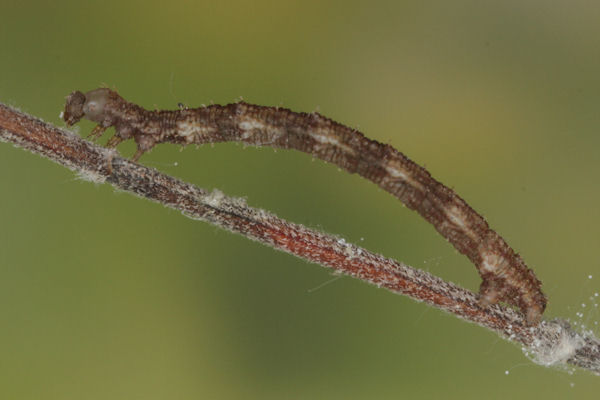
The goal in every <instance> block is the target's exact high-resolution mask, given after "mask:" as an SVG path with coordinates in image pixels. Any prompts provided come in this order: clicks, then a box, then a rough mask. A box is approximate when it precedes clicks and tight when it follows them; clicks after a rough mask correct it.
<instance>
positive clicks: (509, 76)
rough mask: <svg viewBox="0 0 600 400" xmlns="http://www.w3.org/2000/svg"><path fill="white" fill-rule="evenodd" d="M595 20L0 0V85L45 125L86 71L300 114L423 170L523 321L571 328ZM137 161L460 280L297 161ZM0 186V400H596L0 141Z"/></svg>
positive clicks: (337, 183) (593, 263) (308, 268)
mask: <svg viewBox="0 0 600 400" xmlns="http://www.w3.org/2000/svg"><path fill="white" fill-rule="evenodd" d="M599 20H600V5H598V3H597V2H590V1H570V2H566V1H563V2H544V1H525V2H523V1H503V2H488V1H452V2H448V1H432V2H418V1H395V2H392V1H387V2H386V1H371V2H359V1H358V2H357V1H344V2H341V1H340V2H323V1H306V0H305V1H298V2H294V1H279V2H275V1H254V2H242V1H237V2H236V1H211V2H206V1H184V0H176V1H170V2H165V1H114V0H105V1H101V2H93V1H55V2H42V1H40V2H28V1H12V0H0V49H1V52H2V53H1V55H0V60H1V62H0V101H2V102H5V103H8V104H11V105H14V106H17V107H20V108H21V109H22V110H24V111H27V112H30V113H32V114H34V115H37V116H39V117H42V118H44V119H46V120H47V121H49V122H52V123H55V124H57V125H59V126H63V125H64V124H63V123H62V122H61V121H60V120H59V118H58V115H59V112H60V111H61V109H62V106H63V102H64V97H65V96H66V95H67V94H68V93H69V92H71V91H72V90H75V89H79V90H83V91H86V90H90V89H93V88H96V87H98V86H100V85H102V84H106V85H109V86H111V87H116V88H117V89H118V90H119V92H120V93H121V94H122V95H123V96H124V97H125V98H127V99H129V100H131V101H134V102H136V103H139V104H142V105H144V106H146V107H148V108H152V107H157V108H177V103H179V102H181V103H184V104H187V105H189V106H198V105H200V104H202V103H205V104H208V103H210V102H211V101H214V102H215V103H229V102H232V101H236V100H238V99H239V97H240V96H243V98H244V99H245V100H246V101H248V102H251V103H257V104H263V105H283V106H285V107H289V108H291V109H293V110H298V111H313V110H319V111H320V112H321V113H323V114H324V115H326V116H329V117H331V118H333V119H335V120H338V121H340V122H342V123H345V124H347V125H350V126H353V127H357V128H359V129H360V130H362V131H363V132H365V133H366V134H367V136H369V137H371V138H374V139H377V140H379V141H382V142H387V143H391V144H393V145H394V146H395V147H397V148H398V149H400V150H401V151H403V152H404V153H405V154H407V155H408V156H409V157H411V158H412V159H413V160H415V161H417V162H419V163H421V164H425V165H426V166H427V167H428V168H429V169H430V170H431V171H432V173H433V174H434V176H435V177H437V178H438V179H440V180H441V181H442V182H444V183H446V184H448V185H449V186H451V187H453V188H455V189H456V190H457V191H458V192H459V193H460V194H461V195H462V196H463V197H464V198H465V199H467V200H468V201H469V202H470V203H471V205H472V206H473V207H474V208H475V209H477V210H478V211H480V212H481V213H483V215H485V216H486V218H487V219H488V221H489V222H490V224H491V225H492V226H493V227H494V228H496V230H498V231H499V232H500V233H501V234H502V235H504V236H505V238H506V239H507V240H508V242H509V243H510V244H511V245H512V246H514V248H515V249H516V250H517V251H519V252H520V253H521V254H522V255H523V257H524V258H525V260H526V261H527V262H528V263H529V265H530V266H532V267H533V268H534V270H535V271H536V273H537V274H538V277H539V278H540V279H542V280H543V282H544V290H545V292H546V293H547V294H548V296H549V299H550V303H549V307H548V311H547V314H546V315H547V316H548V317H552V316H563V317H568V318H571V319H572V320H573V321H581V320H585V323H586V324H587V325H588V326H590V327H593V326H594V321H596V320H597V319H599V315H598V312H597V309H596V308H595V307H594V306H593V304H592V303H590V302H589V301H588V298H589V297H590V296H592V295H593V293H594V292H596V291H600V283H599V280H600V270H599V268H598V264H599V262H600V261H599V260H598V238H599V237H600V214H599V212H598V203H599V201H600V190H599V187H598V186H599V185H598V177H599V176H600V171H599V167H600V157H599V156H598V145H599V144H600V139H599V138H598V134H597V132H598V127H599V125H600V116H599V113H598V101H599V99H600V95H599V89H600V79H599V71H600V24H599V23H598V22H599ZM92 127H93V125H92V124H91V123H87V122H86V123H82V124H80V126H79V127H77V128H76V129H78V130H79V131H80V132H81V133H82V134H86V133H87V132H89V131H90V130H91V129H92ZM119 150H120V151H121V152H122V153H123V154H125V155H131V154H132V152H133V146H132V145H131V144H124V145H122V146H121V147H120V148H119ZM141 162H142V163H143V164H146V165H148V166H152V167H155V168H158V169H160V170H161V171H164V172H166V173H168V174H172V175H175V176H178V177H180V178H183V179H185V180H187V181H189V182H193V183H195V184H197V185H199V186H201V187H204V188H207V189H212V188H219V189H221V190H222V191H224V192H225V193H227V194H229V195H234V196H243V197H246V198H247V199H248V203H249V204H250V205H253V206H256V207H261V208H265V209H268V210H271V211H273V212H275V213H277V214H278V215H279V216H282V217H284V218H286V219H290V220H292V221H294V222H299V223H303V224H306V225H308V226H311V227H315V228H318V229H322V230H324V231H327V232H330V233H335V234H339V235H342V236H343V237H344V238H346V239H347V240H349V241H351V242H354V243H357V244H360V245H363V246H365V247H366V248H368V249H370V250H373V251H376V252H380V253H382V254H384V255H386V256H388V257H393V258H396V259H398V260H401V261H404V262H406V263H408V264H410V265H413V266H415V267H418V268H423V269H426V270H428V271H430V272H432V273H434V274H436V275H439V276H442V277H443V278H445V279H448V280H452V281H453V282H456V283H458V284H460V285H462V286H465V287H467V288H470V289H473V290H476V289H477V287H478V285H479V278H478V276H477V274H476V272H475V269H474V268H473V266H471V265H470V264H469V263H468V261H467V260H466V258H464V257H462V256H460V255H458V254H456V253H455V251H454V250H453V248H451V246H450V245H449V244H448V243H446V241H445V240H443V239H441V238H440V237H439V236H438V235H437V234H436V233H435V231H434V230H433V229H432V228H431V227H430V226H429V225H428V224H427V223H425V222H424V221H422V220H421V219H420V218H419V217H418V216H417V215H416V214H415V213H412V212H410V211H408V210H407V209H405V208H404V207H402V206H401V205H400V204H399V203H398V201H396V200H395V199H394V198H393V197H392V196H390V195H388V194H387V193H385V192H383V191H381V190H379V189H377V188H376V187H375V186H374V185H373V184H371V183H369V182H367V181H364V180H362V179H361V178H359V177H356V176H350V175H347V174H345V173H343V172H340V171H339V170H338V169H337V168H336V167H334V166H331V165H326V164H324V163H322V162H320V161H311V158H310V157H309V156H307V155H305V154H301V153H296V152H289V151H277V152H274V151H273V150H272V149H268V148H264V149H254V148H247V149H243V148H242V146H236V145H235V144H220V145H216V146H214V147H213V148H211V146H204V147H202V148H199V149H194V148H193V147H190V148H187V149H185V150H184V151H180V149H179V148H178V147H176V146H171V145H162V146H159V147H157V148H155V149H154V151H153V152H152V153H151V154H148V155H145V156H144V157H143V158H142V160H141ZM0 182H1V186H0V188H1V189H0V190H1V193H2V196H0V223H1V226H2V229H1V230H0V243H1V244H0V317H1V321H2V324H1V329H0V398H2V399H40V398H44V399H173V398H176V399H192V398H193V399H198V398H207V399H213V398H214V399H242V398H243V399H350V398H357V399H364V398H374V399H396V398H441V397H444V398H448V399H452V398H460V399H471V398H481V397H482V396H483V397H484V398H490V399H495V398H497V399H500V398H507V397H510V398H529V397H531V396H538V397H544V398H547V399H550V398H552V399H553V398H566V397H567V396H569V397H577V398H579V399H583V398H594V396H593V395H594V394H596V395H597V393H598V387H599V385H600V378H598V377H596V376H592V375H590V374H588V373H582V372H576V373H575V374H569V373H567V372H564V371H558V370H553V369H546V368H542V367H538V366H536V365H534V364H533V363H531V362H530V361H529V360H528V359H526V358H525V357H524V356H523V355H522V353H521V350H520V349H519V348H518V347H517V346H514V345H512V344H509V343H506V342H504V341H502V340H499V339H498V337H496V336H495V335H494V334H492V333H489V332H487V331H485V330H483V329H481V328H478V327H476V326H473V325H471V324H468V323H465V322H462V321H459V320H458V319H456V318H454V317H452V316H449V315H447V314H443V313H441V312H439V311H437V310H434V309H431V308H428V307H427V306H425V305H423V304H418V303H415V302H413V301H411V300H409V299H407V298H404V297H401V296H397V295H393V294H391V293H389V292H386V291H384V290H379V289H377V288H375V287H372V286H369V285H366V284H363V283H361V282H358V281H355V280H353V279H350V278H346V277H345V278H341V279H337V280H332V275H331V274H330V272H329V271H327V270H326V269H324V268H321V267H319V266H316V265H311V264H308V263H306V262H303V261H300V260H298V259H296V258H294V257H291V256H289V255H286V254H283V253H281V252H276V251H273V250H271V249H269V248H266V247H264V246H262V245H259V244H257V243H254V242H251V241H249V240H246V239H244V238H242V237H239V236H236V235H232V234H229V233H227V232H224V231H221V230H219V229H217V228H215V227H212V226H210V225H208V224H205V223H201V222H197V221H192V220H189V219H186V218H184V217H183V216H181V215H180V214H179V213H177V212H174V211H172V210H168V209H165V208H162V207H161V206H159V205H156V204H153V203H150V202H147V201H144V200H140V199H137V198H134V197H132V196H130V195H127V194H123V193H117V192H115V191H114V190H113V189H112V188H110V187H108V186H106V185H94V184H92V183H89V182H85V181H82V180H80V179H78V178H77V177H76V176H74V174H73V173H71V172H69V171H67V170H66V169H64V168H62V167H59V166H57V165H54V164H52V163H50V162H48V161H46V160H43V159H41V158H40V157H37V156H34V155H31V154H29V153H26V152H24V151H21V150H18V149H15V148H13V147H12V146H10V145H7V144H0ZM589 275H591V276H592V278H591V279H590V278H589V277H588V276H589ZM582 303H585V304H586V307H583V306H582V305H581V304H582ZM579 311H583V312H584V316H583V318H579V317H577V316H576V313H577V312H579ZM505 371H508V372H509V373H508V375H507V374H506V372H505ZM596 398H597V397H596Z"/></svg>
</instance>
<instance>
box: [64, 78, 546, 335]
mask: <svg viewBox="0 0 600 400" xmlns="http://www.w3.org/2000/svg"><path fill="white" fill-rule="evenodd" d="M63 118H64V120H65V121H66V123H67V125H73V124H75V123H77V122H78V121H79V120H80V119H81V118H87V119H89V120H91V121H94V122H96V123H97V124H98V126H96V127H95V128H94V130H93V131H92V133H91V136H92V137H94V138H98V137H100V136H101V135H102V133H104V131H105V130H106V129H107V128H109V127H111V126H114V127H115V132H116V133H115V135H114V136H113V137H112V138H111V139H110V140H109V142H108V144H107V146H109V147H115V146H117V145H118V144H119V143H121V142H122V141H123V140H127V139H130V138H133V139H134V140H135V142H136V144H137V151H136V153H135V155H134V156H133V160H134V161H137V160H138V159H139V158H140V157H141V155H142V154H144V153H145V152H147V151H149V150H150V149H152V148H153V147H154V146H155V145H156V144H158V143H166V142H169V143H177V144H182V145H186V144H192V143H193V144H204V143H215V142H229V141H235V142H242V143H245V144H248V145H253V146H272V147H277V148H283V149H296V150H300V151H303V152H305V153H308V154H311V155H312V156H313V157H316V158H320V159H321V160H324V161H328V162H330V163H333V164H335V165H337V166H339V167H340V168H343V169H344V170H346V171H348V172H350V173H357V174H359V175H361V176H363V177H364V178H366V179H368V180H370V181H372V182H374V183H375V184H377V185H378V186H379V187H381V188H382V189H384V190H386V191H388V192H389V193H391V194H392V195H394V196H396V197H397V198H398V199H399V200H400V201H402V203H404V204H405V205H406V206H407V207H409V208H410V209H413V210H415V211H417V212H418V213H419V214H420V215H421V216H422V217H423V218H425V219H426V220H427V221H429V222H430V223H431V224H432V225H433V226H434V227H435V229H436V230H437V231H438V232H439V233H440V234H441V235H442V236H443V237H445V238H446V239H447V240H448V241H449V242H450V243H452V245H453V246H454V247H455V248H456V249H457V250H458V251H459V252H461V253H462V254H464V255H466V256H467V257H468V258H469V259H470V260H471V262H473V263H474V264H475V266H476V267H477V270H478V271H479V274H480V275H481V278H482V279H483V282H482V283H481V286H480V291H479V292H480V300H481V302H482V304H483V305H488V304H494V303H496V302H498V301H503V302H506V303H508V304H510V305H513V306H516V307H519V308H520V310H521V312H522V313H523V314H524V316H525V319H526V322H527V324H528V325H534V324H537V323H538V322H539V321H540V320H541V317H542V314H543V312H544V310H545V308H546V296H545V295H544V294H543V293H542V291H541V282H540V281H539V280H538V279H537V278H536V276H535V274H534V273H533V271H532V270H531V269H529V268H528V267H527V265H526V264H525V262H524V261H523V260H522V259H521V257H520V256H519V255H518V254H516V253H515V252H514V250H513V249H512V248H511V247H510V246H509V245H508V244H507V243H506V242H505V241H504V239H503V238H502V237H501V236H500V235H498V234H497V233H496V232H495V231H493V230H492V229H490V228H489V226H488V224H487V222H486V221H485V219H484V218H483V217H482V216H481V215H479V214H478V213H477V212H475V211H474V210H473V209H472V208H471V207H470V206H469V205H468V204H467V203H466V202H465V201H464V200H463V199H462V198H461V197H459V196H458V195H457V194H456V193H455V192H454V191H453V190H452V189H450V188H448V187H446V186H444V185H443V184H441V183H440V182H438V181H436V180H435V179H434V178H433V177H432V176H431V175H430V174H429V172H427V170H425V169H424V168H423V167H421V166H419V165H417V164H415V163H414V162H413V161H411V160H409V159H408V158H407V157H406V156H405V155H404V154H402V153H401V152H399V151H398V150H396V149H394V148H393V147H392V146H390V145H387V144H382V143H379V142H377V141H375V140H371V139H368V138H367V137H365V136H364V135H363V134H362V133H360V132H358V131H356V130H354V129H351V128H349V127H346V126H344V125H341V124H339V123H337V122H335V121H332V120H331V119H329V118H326V117H324V116H322V115H320V114H318V113H310V114H307V113H297V112H293V111H290V110H288V109H285V108H276V107H265V106H257V105H252V104H247V103H244V102H239V103H234V104H228V105H226V106H221V105H211V106H208V107H200V108H195V109H180V110H173V111H148V110H145V109H144V108H142V107H140V106H138V105H135V104H133V103H130V102H128V101H126V100H125V99H123V98H122V97H121V96H120V95H119V94H118V93H117V92H115V91H113V90H110V89H106V88H100V89H96V90H92V91H90V92H87V93H85V94H84V93H82V92H79V91H75V92H73V93H71V94H70V95H69V96H68V97H67V102H66V105H65V110H64V113H63Z"/></svg>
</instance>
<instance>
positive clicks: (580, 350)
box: [0, 104, 600, 374]
mask: <svg viewBox="0 0 600 400" xmlns="http://www.w3.org/2000/svg"><path fill="white" fill-rule="evenodd" d="M0 140H2V141H6V142H10V143H13V144H15V145H17V146H19V147H21V148H24V149H27V150H29V151H32V152H34V153H37V154H40V155H42V156H45V157H47V158H49V159H51V160H53V161H55V162H57V163H59V164H62V165H64V166H66V167H68V168H70V169H72V170H73V171H76V172H77V173H78V174H79V175H80V176H83V177H86V178H87V179H90V180H93V181H95V182H109V183H110V184H112V185H113V186H114V187H116V188H119V189H121V190H126V191H129V192H131V193H135V194H137V195H139V196H142V197H146V198H148V199H151V200H154V201H156V202H159V203H161V204H163V205H165V206H167V207H171V208H174V209H177V210H180V211H181V212H182V213H184V214H185V215H187V216H189V217H191V218H196V219H201V220H204V221H208V222H210V223H212V224H214V225H216V226H219V227H222V228H225V229H228V230H230V231H233V232H237V233H240V234H242V235H244V236H246V237H248V238H251V239H254V240H257V241H260V242H262V243H265V244H268V245H270V246H273V247H274V248H276V249H279V250H283V251H286V252H288V253H291V254H294V255H296V256H298V257H301V258H303V259H306V260H309V261H312V262H316V263H319V264H321V265H323V266H326V267H329V268H332V269H334V270H336V271H339V272H341V273H344V274H347V275H350V276H353V277H356V278H358V279H361V280H363V281H365V282H369V283H372V284H374V285H377V286H379V287H385V288H386V289H388V290H391V291H393V292H396V293H400V294H404V295H407V296H409V297H411V298H413V299H415V300H418V301H423V302H425V303H427V304H429V305H431V306H434V307H437V308H440V309H442V310H445V311H447V312H449V313H452V314H454V315H457V316H459V317H461V318H463V319H465V320H468V321H471V322H473V323H476V324H478V325H481V326H483V327H486V328H488V329H491V330H493V331H495V332H497V333H499V334H500V335H501V336H503V337H505V338H507V339H509V340H512V341H514V342H518V343H521V344H523V345H525V346H527V348H528V351H529V352H530V355H531V357H532V358H533V359H534V361H536V362H538V363H540V364H543V365H560V364H563V363H569V364H572V365H575V366H579V367H582V368H585V369H587V370H590V371H592V372H595V373H597V374H600V342H599V341H598V340H597V339H596V338H594V337H593V336H592V335H580V334H578V333H576V332H574V331H573V330H572V329H571V328H570V327H569V325H568V324H567V323H566V322H564V321H562V320H554V321H542V322H541V323H540V324H538V325H537V326H535V327H528V326H527V325H526V323H525V320H524V319H523V317H522V315H521V314H520V313H518V312H516V311H514V310H512V309H510V308H507V307H504V306H500V305H493V306H488V307H483V306H482V305H481V304H480V303H479V301H478V298H477V295H476V294H474V293H472V292H470V291H468V290H465V289H463V288H460V287H458V286H456V285H454V284H451V283H448V282H445V281H443V280H441V279H440V278H437V277H435V276H433V275H431V274H429V273H427V272H424V271H422V270H418V269H414V268H411V267H409V266H406V265H404V264H402V263H399V262H396V261H393V260H390V259H387V258H384V257H382V256H380V255H377V254H373V253H371V252H369V251H367V250H364V249H361V248H359V247H357V246H355V245H352V244H348V243H346V242H345V241H343V240H341V239H338V238H335V237H333V236H330V235H326V234H323V233H320V232H317V231H314V230H311V229H308V228H305V227H303V226H301V225H297V224H293V223H290V222H287V221H284V220H282V219H280V218H277V217H276V216H274V215H273V214H271V213H268V212H266V211H263V210H259V209H254V208H250V207H248V206H247V205H246V204H245V202H244V201H243V200H239V199H233V198H230V197H227V196H225V195H223V194H222V193H221V192H218V191H213V192H211V193H209V192H207V191H205V190H203V189H200V188H198V187H196V186H194V185H191V184H188V183H185V182H182V181H179V180H177V179H175V178H172V177H169V176H167V175H164V174H161V173H160V172H158V171H156V170H153V169H150V168H147V167H143V166H141V165H138V164H135V163H132V162H130V161H128V160H125V159H123V158H120V157H118V155H117V153H116V152H115V151H114V150H109V149H105V148H102V147H99V146H96V145H94V144H92V143H90V142H87V141H84V140H82V139H81V138H79V137H78V136H76V135H74V134H72V133H70V132H68V131H64V130H62V129H59V128H56V127H54V126H52V125H50V124H47V123H45V122H43V121H41V120H39V119H36V118H34V117H31V116H29V115H26V114H24V113H21V112H19V111H17V110H14V109H12V108H10V107H7V106H5V105H2V104H0Z"/></svg>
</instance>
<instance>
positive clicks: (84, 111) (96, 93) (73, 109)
mask: <svg viewBox="0 0 600 400" xmlns="http://www.w3.org/2000/svg"><path fill="white" fill-rule="evenodd" d="M110 95H111V90H110V89H106V88H100V89H95V90H92V91H89V92H87V93H86V94H83V93H82V92H80V91H75V92H73V93H71V94H70V95H68V96H67V102H66V103H65V111H64V112H63V119H64V120H65V122H66V123H67V125H69V126H71V125H73V124H76V123H77V122H79V121H80V120H81V118H86V119H89V120H90V121H94V122H96V123H98V124H101V123H102V121H103V119H104V117H105V106H106V103H107V102H108V100H109V98H110Z"/></svg>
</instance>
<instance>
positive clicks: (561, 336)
mask: <svg viewBox="0 0 600 400" xmlns="http://www.w3.org/2000/svg"><path fill="white" fill-rule="evenodd" d="M541 324H542V326H541V328H542V329H543V330H544V331H545V335H544V337H543V339H536V340H535V342H534V343H533V345H531V347H529V348H525V349H523V351H524V352H525V355H527V356H528V357H529V358H530V359H531V360H532V361H533V362H535V363H536V364H540V365H543V366H546V367H550V366H560V365H563V364H565V363H566V361H567V360H568V359H569V358H571V357H573V356H574V355H575V352H576V351H577V349H579V348H580V347H581V346H583V345H584V340H583V338H582V337H581V336H580V335H579V334H578V333H576V332H573V331H572V330H571V329H570V327H569V325H568V323H567V322H565V321H561V320H554V321H543V322H542V323H541Z"/></svg>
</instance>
